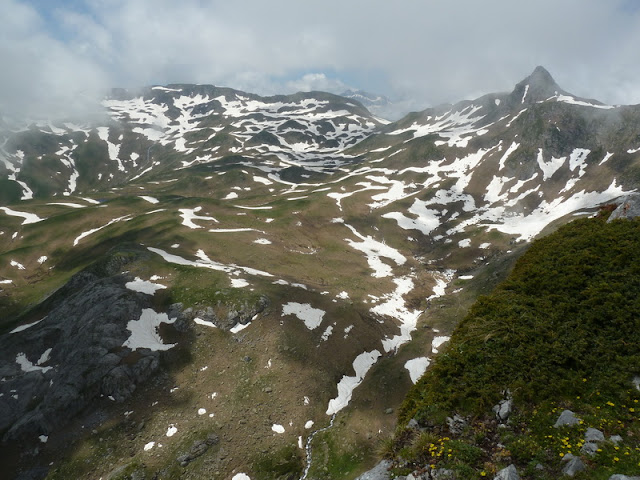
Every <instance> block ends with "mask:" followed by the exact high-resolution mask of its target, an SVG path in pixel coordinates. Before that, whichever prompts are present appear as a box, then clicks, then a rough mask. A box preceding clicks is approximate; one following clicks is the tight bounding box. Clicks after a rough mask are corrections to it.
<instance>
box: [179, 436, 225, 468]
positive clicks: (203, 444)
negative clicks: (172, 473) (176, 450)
mask: <svg viewBox="0 0 640 480" xmlns="http://www.w3.org/2000/svg"><path fill="white" fill-rule="evenodd" d="M218 442H219V438H218V436H217V435H216V434H215V433H210V434H209V435H208V436H207V438H206V439H205V440H196V441H195V442H193V445H192V446H191V448H190V449H189V452H188V453H185V454H183V455H180V456H179V457H178V458H176V461H177V462H178V463H179V464H180V466H182V467H186V466H187V465H189V463H191V462H193V461H194V460H195V459H196V458H198V457H200V456H202V455H204V453H205V452H206V451H207V450H209V447H211V446H213V445H216V444H217V443H218Z"/></svg>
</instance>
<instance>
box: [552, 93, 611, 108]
mask: <svg viewBox="0 0 640 480" xmlns="http://www.w3.org/2000/svg"><path fill="white" fill-rule="evenodd" d="M553 99H556V101H558V102H563V103H570V104H572V105H581V106H583V107H592V108H601V109H603V110H610V109H612V108H616V107H615V106H613V105H596V104H595V103H589V102H585V101H583V100H576V99H575V98H574V97H570V96H568V95H557V96H555V97H551V98H549V99H547V100H553Z"/></svg>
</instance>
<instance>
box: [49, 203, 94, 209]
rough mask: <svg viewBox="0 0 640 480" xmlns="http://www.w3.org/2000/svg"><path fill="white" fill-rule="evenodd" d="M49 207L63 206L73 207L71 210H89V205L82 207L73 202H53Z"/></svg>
mask: <svg viewBox="0 0 640 480" xmlns="http://www.w3.org/2000/svg"><path fill="white" fill-rule="evenodd" d="M47 205H62V206H63V207H71V208H87V205H80V204H79V203H71V202H52V203H47Z"/></svg>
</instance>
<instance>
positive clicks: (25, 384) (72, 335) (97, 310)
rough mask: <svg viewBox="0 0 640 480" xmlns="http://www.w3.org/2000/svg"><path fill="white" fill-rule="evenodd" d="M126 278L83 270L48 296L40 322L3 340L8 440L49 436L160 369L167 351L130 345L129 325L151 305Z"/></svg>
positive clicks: (1, 426) (0, 407) (2, 410)
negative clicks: (95, 403)
mask: <svg viewBox="0 0 640 480" xmlns="http://www.w3.org/2000/svg"><path fill="white" fill-rule="evenodd" d="M116 267H117V266H116ZM118 271H121V270H118ZM126 281H127V279H126V278H125V277H124V276H123V275H120V274H116V275H111V276H107V277H101V276H99V275H97V274H95V273H91V272H81V273H79V274H76V275H75V276H73V277H72V278H71V280H70V281H69V282H68V283H67V284H66V285H65V286H64V287H62V288H61V289H60V290H59V291H58V292H56V293H55V294H54V295H53V296H52V297H50V298H49V299H48V300H47V301H46V305H45V308H43V310H44V311H48V315H47V316H46V317H45V318H43V319H42V320H41V321H40V322H39V323H37V324H35V325H33V326H31V327H29V328H27V329H25V330H22V331H19V332H16V333H6V334H4V335H2V336H1V337H0V365H2V367H0V377H2V378H3V379H4V380H3V381H2V382H0V393H2V394H3V395H1V396H0V431H3V430H4V431H5V432H6V433H5V435H4V438H3V440H4V441H8V440H16V439H20V438H24V437H26V438H31V439H35V438H36V437H37V435H41V434H49V433H50V432H52V431H54V430H55V429H56V428H58V427H60V426H61V425H63V424H64V423H66V421H67V420H68V419H70V418H73V417H74V416H75V415H76V414H78V413H79V412H80V411H82V410H83V409H84V408H85V407H87V405H88V404H89V402H91V401H93V400H94V399H96V398H99V397H101V396H104V397H109V398H111V399H113V400H114V401H123V400H124V399H126V398H127V397H129V396H130V395H131V394H132V393H133V391H134V390H135V388H136V385H138V384H139V383H141V382H143V381H144V380H146V379H147V378H149V376H150V375H151V374H152V373H154V372H155V371H156V370H157V369H158V368H159V365H160V363H159V355H160V352H158V351H152V350H149V349H145V348H139V349H137V350H135V352H132V350H131V349H130V348H128V347H124V346H123V344H124V343H125V341H126V340H127V339H128V338H129V336H130V334H131V332H130V331H129V330H128V329H127V324H128V322H129V321H130V320H137V319H139V318H140V315H141V313H142V310H143V309H144V308H151V303H150V301H151V297H150V296H149V295H145V294H142V293H138V292H134V291H131V290H129V289H127V288H126V287H125V283H126Z"/></svg>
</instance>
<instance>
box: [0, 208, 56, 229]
mask: <svg viewBox="0 0 640 480" xmlns="http://www.w3.org/2000/svg"><path fill="white" fill-rule="evenodd" d="M0 210H4V213H6V214H7V215H11V216H12V217H22V218H24V222H22V225H28V224H29V223H38V222H41V221H43V220H46V218H40V217H39V216H38V215H36V214H35V213H27V212H18V211H16V210H11V209H10V208H8V207H0Z"/></svg>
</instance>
